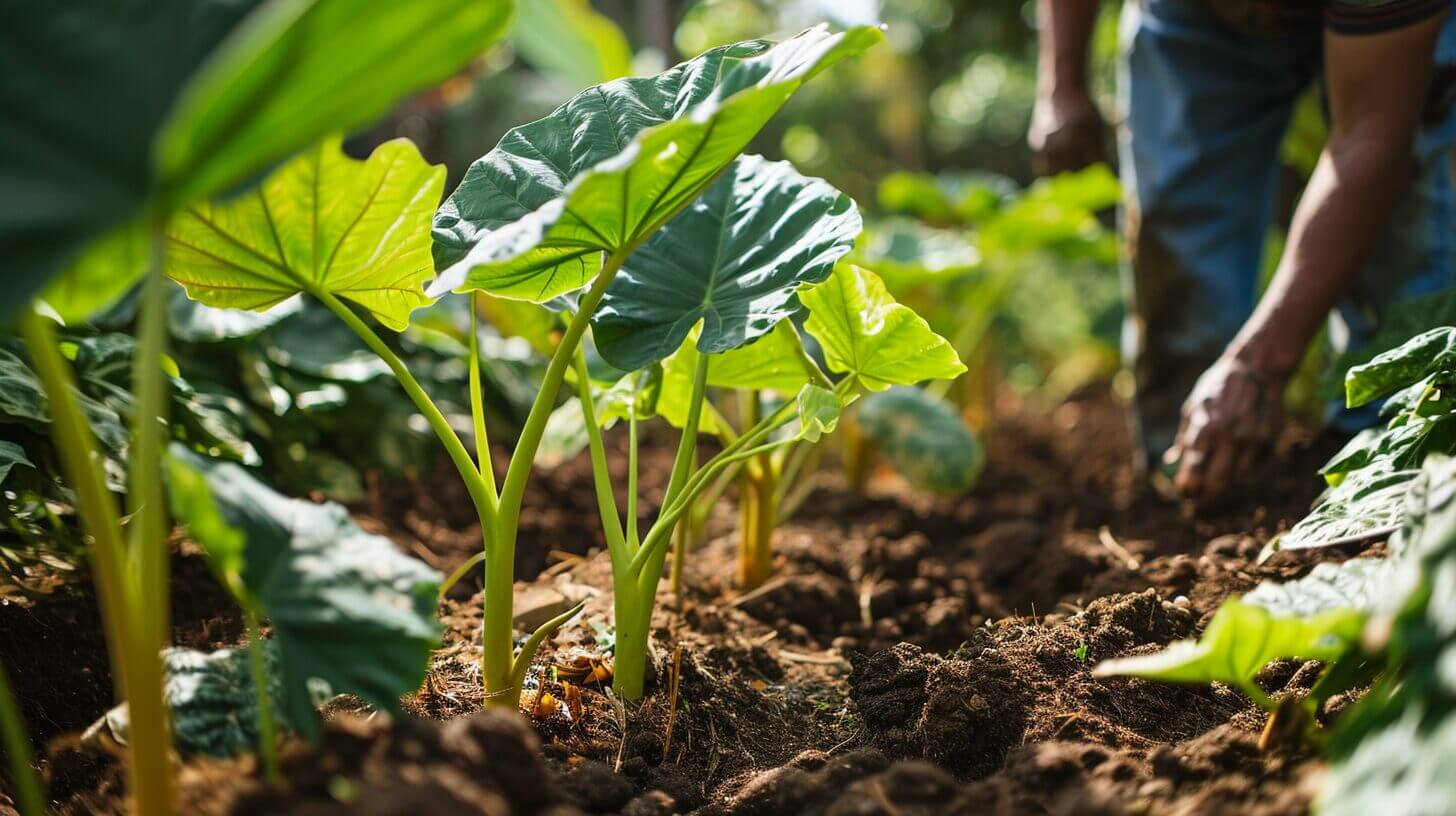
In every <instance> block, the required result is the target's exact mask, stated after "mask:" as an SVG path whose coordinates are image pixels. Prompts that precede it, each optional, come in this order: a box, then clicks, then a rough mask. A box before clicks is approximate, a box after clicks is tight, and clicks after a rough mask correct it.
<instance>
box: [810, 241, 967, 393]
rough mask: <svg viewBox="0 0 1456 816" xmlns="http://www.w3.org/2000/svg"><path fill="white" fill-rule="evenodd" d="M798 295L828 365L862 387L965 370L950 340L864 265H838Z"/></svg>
mask: <svg viewBox="0 0 1456 816" xmlns="http://www.w3.org/2000/svg"><path fill="white" fill-rule="evenodd" d="M799 297H800V299H801V300H802V301H803V303H804V305H805V306H808V307H809V317H808V319H807V320H805V321H804V329H805V331H807V332H808V333H809V334H811V335H813V336H814V339H816V340H818V341H819V345H820V346H821V347H822V348H823V350H824V357H825V360H826V361H827V362H828V363H829V367H830V369H832V370H834V371H836V372H839V373H843V374H848V375H849V376H852V377H854V378H855V379H856V380H857V381H858V384H859V385H860V386H861V387H863V388H864V389H865V390H868V391H883V390H885V389H886V388H889V387H890V386H892V385H914V384H915V383H918V382H921V381H923V380H938V379H950V378H954V377H957V376H959V375H960V374H961V373H962V372H964V371H965V370H966V367H965V366H964V365H962V364H961V361H960V359H959V358H958V357H957V356H956V353H955V349H953V348H951V345H950V343H948V342H946V339H945V338H944V337H941V336H940V335H938V334H936V333H935V332H934V331H932V330H931V328H930V325H929V324H928V323H926V322H925V320H924V319H923V318H921V317H920V316H919V315H917V314H915V312H914V311H913V310H912V309H910V308H909V307H907V306H904V305H901V304H899V303H896V302H895V299H894V298H893V297H891V296H890V293H889V292H887V291H886V290H885V284H884V283H883V282H882V281H881V280H880V279H879V277H878V276H877V275H875V273H873V272H871V271H869V270H868V269H863V268H861V267H858V266H855V265H853V264H840V265H839V267H838V268H836V269H835V270H834V274H833V275H831V276H830V277H829V279H828V280H826V281H825V282H823V283H821V284H819V285H818V286H815V287H814V288H812V289H808V290H805V291H804V292H801V293H800V295H799Z"/></svg>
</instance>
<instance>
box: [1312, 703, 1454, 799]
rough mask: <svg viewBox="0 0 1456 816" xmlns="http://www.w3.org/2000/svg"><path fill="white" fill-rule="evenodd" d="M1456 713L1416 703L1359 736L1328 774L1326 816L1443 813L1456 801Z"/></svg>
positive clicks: (1325, 790)
mask: <svg viewBox="0 0 1456 816" xmlns="http://www.w3.org/2000/svg"><path fill="white" fill-rule="evenodd" d="M1453 767H1456V717H1452V716H1450V715H1449V713H1448V714H1447V716H1445V717H1441V716H1439V715H1435V716H1431V715H1424V714H1423V713H1422V712H1421V711H1420V710H1419V708H1418V707H1414V708H1412V709H1411V710H1409V711H1407V712H1405V714H1404V716H1402V717H1401V718H1400V719H1398V720H1397V721H1395V722H1394V723H1391V724H1390V725H1388V726H1386V727H1384V728H1381V729H1379V730H1377V731H1375V732H1373V733H1370V734H1367V735H1366V736H1365V737H1364V739H1362V740H1361V742H1360V745H1359V747H1358V748H1356V749H1355V751H1354V753H1353V754H1351V755H1350V756H1349V757H1348V758H1347V759H1345V760H1344V761H1343V762H1339V763H1336V764H1335V765H1334V766H1333V767H1332V768H1331V770H1330V771H1329V772H1328V773H1327V774H1325V775H1324V785H1323V789H1322V790H1321V791H1320V797H1319V808H1318V812H1319V813H1321V814H1324V816H1367V814H1371V813H1392V814H1394V813H1400V814H1410V816H1443V814H1447V813H1450V812H1451V803H1452V802H1456V774H1453V773H1451V769H1452V768H1453Z"/></svg>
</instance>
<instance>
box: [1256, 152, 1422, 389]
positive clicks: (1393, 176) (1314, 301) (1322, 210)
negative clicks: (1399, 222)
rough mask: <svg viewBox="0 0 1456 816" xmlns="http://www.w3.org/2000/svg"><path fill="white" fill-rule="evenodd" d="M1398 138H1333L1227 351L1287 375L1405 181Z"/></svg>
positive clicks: (1361, 260) (1407, 162) (1355, 273)
mask: <svg viewBox="0 0 1456 816" xmlns="http://www.w3.org/2000/svg"><path fill="white" fill-rule="evenodd" d="M1410 174H1411V158H1410V153H1409V150H1408V149H1406V148H1404V147H1403V146H1402V147H1401V148H1398V149H1391V148H1390V147H1389V146H1388V145H1382V144H1375V143H1366V144H1355V145H1350V146H1347V147H1345V148H1343V149H1342V148H1341V147H1340V146H1339V145H1332V146H1331V148H1329V149H1326V151H1325V154H1324V155H1323V156H1322V157H1321V158H1320V162H1319V165H1318V166H1317V167H1316V169H1315V172H1314V175H1313V176H1312V177H1311V178H1310V182H1309V185H1308V186H1307V187H1306V188H1305V192H1304V196H1303V198H1302V200H1301V201H1300V205H1299V208H1298V209H1297V210H1296V211H1295V215H1294V222H1293V224H1292V226H1291V228H1290V232H1289V242H1288V244H1287V249H1286V250H1285V253H1284V258H1283V260H1282V261H1281V262H1280V264H1279V268H1278V270H1277V271H1276V272H1275V274H1274V279H1273V280H1272V281H1271V282H1270V284H1269V289H1268V291H1267V292H1266V293H1265V294H1264V297H1263V299H1262V300H1261V301H1260V302H1259V306H1258V308H1257V309H1256V310H1255V311H1254V314H1253V316H1252V317H1251V318H1250V319H1249V321H1248V322H1247V323H1246V324H1245V325H1244V329H1243V331H1241V332H1240V333H1239V337H1238V339H1237V340H1235V342H1234V345H1233V347H1232V349H1231V351H1232V352H1233V353H1234V354H1235V355H1236V356H1238V357H1240V358H1241V359H1244V360H1245V361H1247V362H1249V363H1251V364H1252V365H1253V366H1254V367H1255V368H1256V369H1257V370H1259V371H1262V372H1264V373H1265V374H1266V375H1267V376H1269V377H1270V378H1271V379H1274V380H1276V381H1282V380H1284V379H1286V378H1287V377H1288V376H1289V375H1290V374H1291V373H1292V372H1293V371H1294V369H1295V367H1296V366H1298V364H1299V360H1300V358H1301V357H1302V356H1303V354H1304V350H1305V348H1306V347H1307V346H1308V345H1309V343H1310V341H1311V340H1312V339H1313V338H1314V337H1315V335H1316V334H1318V333H1319V329H1320V326H1321V325H1322V324H1323V322H1324V320H1325V317H1326V316H1327V315H1328V314H1329V313H1330V310H1331V309H1333V308H1334V307H1335V306H1336V305H1337V304H1338V303H1339V302H1340V300H1341V299H1342V298H1343V297H1344V296H1345V295H1346V294H1347V293H1348V292H1349V291H1350V289H1351V288H1352V287H1353V285H1354V283H1355V281H1356V279H1357V278H1358V277H1359V275H1360V270H1361V269H1362V268H1363V266H1364V264H1365V261H1366V260H1367V259H1368V258H1369V255H1370V251H1371V249H1372V248H1373V246H1374V245H1375V243H1376V241H1377V240H1378V239H1379V236H1380V234H1381V232H1382V231H1383V230H1384V229H1385V227H1386V226H1387V225H1388V221H1389V213H1390V212H1391V210H1393V209H1394V208H1395V206H1396V204H1397V203H1398V202H1399V201H1400V199H1401V197H1402V196H1403V194H1404V193H1405V192H1406V191H1407V189H1408V188H1409V186H1410Z"/></svg>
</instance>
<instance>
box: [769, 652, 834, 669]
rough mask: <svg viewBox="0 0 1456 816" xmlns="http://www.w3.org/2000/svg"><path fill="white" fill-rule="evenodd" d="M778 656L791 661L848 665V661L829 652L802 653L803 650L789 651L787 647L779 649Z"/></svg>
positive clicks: (822, 664)
mask: <svg viewBox="0 0 1456 816" xmlns="http://www.w3.org/2000/svg"><path fill="white" fill-rule="evenodd" d="M779 657H780V658H781V659H783V660H787V661H790V662H792V663H812V664H813V665H815V666H848V665H849V661H848V660H845V659H844V658H842V657H839V656H838V655H830V654H817V655H816V654H804V653H803V652H791V651H789V650H788V649H780V650H779Z"/></svg>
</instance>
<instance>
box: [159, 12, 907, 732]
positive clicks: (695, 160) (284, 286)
mask: <svg viewBox="0 0 1456 816" xmlns="http://www.w3.org/2000/svg"><path fill="white" fill-rule="evenodd" d="M881 36H882V35H881V33H880V31H879V30H878V29H875V28H858V29H851V30H849V31H847V32H844V33H840V34H830V33H828V32H827V31H825V30H822V29H811V30H810V31H807V32H805V33H803V34H801V35H799V36H797V37H795V38H793V39H790V40H788V41H786V42H784V43H781V44H779V45H770V44H768V43H764V42H749V43H741V44H738V45H730V46H726V47H723V48H718V49H714V50H712V51H709V52H707V53H706V54H704V55H702V56H700V57H698V58H696V59H694V60H690V61H688V62H685V63H683V64H681V65H679V66H677V67H675V68H672V69H671V70H669V71H667V72H665V73H663V74H661V75H659V76H656V77H651V78H643V79H625V80H617V81H614V82H610V83H607V84H605V85H600V86H596V87H593V88H589V89H588V90H586V91H584V92H582V93H581V94H579V95H577V96H576V97H574V98H572V99H571V100H569V101H568V102H566V103H565V104H564V105H562V106H561V107H560V108H558V109H557V110H556V111H555V112H554V113H552V114H551V115H549V116H547V117H546V118H544V119H542V120H539V121H537V122H534V123H531V124H528V125H524V126H522V127H519V128H516V129H514V130H512V131H510V132H508V133H507V134H506V135H505V136H504V137H503V138H502V139H501V142H500V144H499V145H498V146H497V147H496V148H495V149H494V150H492V151H491V152H490V153H488V154H486V155H485V156H484V157H482V158H481V159H479V160H478V161H476V162H475V163H474V164H472V165H471V167H470V169H469V170H468V171H467V173H466V175H465V178H464V180H463V181H462V182H461V184H460V187H459V188H458V189H457V190H456V191H455V192H454V193H453V194H452V195H451V196H450V198H449V199H448V200H447V201H446V202H445V204H444V205H443V206H442V207H441V208H440V210H439V212H438V213H436V214H435V218H434V241H435V244H434V261H435V264H431V262H430V258H429V255H428V252H429V246H428V243H427V242H428V240H429V239H428V233H427V232H426V231H425V230H424V227H423V219H425V218H426V217H427V216H428V214H429V211H430V209H431V208H433V206H434V202H435V200H436V199H437V197H438V195H439V192H440V186H441V184H442V183H443V171H442V170H439V169H434V168H429V167H427V166H426V165H425V164H424V163H423V162H422V161H420V159H419V157H418V155H417V154H416V153H415V151H414V150H413V148H412V147H410V146H408V145H406V144H401V143H392V144H387V145H384V146H382V147H380V148H379V149H378V150H376V152H375V154H374V155H373V156H371V157H370V158H369V160H368V161H366V162H362V163H360V162H355V161H352V160H350V159H347V158H345V157H344V156H342V155H341V154H340V153H339V150H338V147H337V144H325V145H323V146H321V147H319V148H317V149H316V150H315V151H313V152H312V153H310V154H308V155H306V156H304V157H303V158H301V159H299V160H297V161H296V162H294V163H293V164H290V165H286V166H284V167H282V168H280V169H279V170H278V171H276V172H275V173H274V175H273V176H272V177H270V178H269V179H268V180H267V181H265V182H264V183H263V185H262V186H261V187H260V188H259V193H258V195H256V196H253V197H244V198H241V199H237V200H234V201H231V202H224V203H219V204H215V205H208V206H197V207H193V208H191V210H190V211H189V212H188V213H187V214H186V215H185V216H184V217H183V218H181V219H178V220H177V221H176V222H175V223H174V224H173V226H172V227H171V228H170V229H169V231H168V239H169V241H168V265H167V271H168V273H169V274H171V275H172V276H173V277H174V278H176V279H177V280H178V281H179V282H180V283H182V285H183V286H184V287H185V288H186V289H187V291H188V294H189V295H191V296H192V297H194V298H196V299H198V300H200V301H202V302H204V303H207V304H208V305H212V306H222V307H231V308H246V309H265V308H267V307H269V306H271V305H273V304H276V303H279V302H281V301H283V300H285V299H287V298H289V297H292V296H294V295H295V294H298V293H300V292H302V293H304V294H306V295H308V296H310V297H312V298H315V299H317V300H318V301H320V302H322V303H323V304H324V305H326V306H327V307H328V308H330V309H331V310H333V311H334V313H335V314H336V315H337V316H338V318H339V319H340V320H342V321H343V322H344V323H345V324H346V325H348V326H349V328H350V329H352V330H353V331H354V332H355V333H357V334H358V335H359V336H360V337H361V338H362V339H363V340H364V342H365V343H366V344H367V345H368V346H369V347H370V348H371V349H372V350H373V351H374V352H375V353H376V354H378V355H379V356H380V357H381V358H382V359H383V360H384V361H385V362H386V363H387V364H388V365H389V367H390V369H391V371H392V372H393V373H394V375H395V377H396V378H398V380H399V381H400V383H401V385H402V386H403V387H404V389H405V390H406V392H407V393H408V394H409V396H410V397H411V399H412V400H413V401H414V402H415V404H416V407H417V408H418V409H419V411H420V412H421V413H422V414H423V415H424V417H425V418H426V419H427V420H428V422H429V424H430V426H431V428H432V429H433V430H434V431H435V433H436V434H437V435H438V436H439V438H440V440H441V442H442V444H444V446H445V448H446V451H447V452H448V453H449V455H450V458H451V460H452V461H453V462H454V464H455V465H456V467H457V469H458V470H459V471H460V474H461V477H462V478H463V479H464V480H465V483H466V486H467V488H468V490H469V493H470V496H471V499H472V501H473V503H474V505H475V509H476V511H477V513H478V515H479V517H480V522H481V531H482V536H483V537H484V551H483V560H484V565H485V616H484V623H483V632H482V643H483V657H482V674H483V677H484V681H485V687H486V700H487V703H488V704H490V705H500V706H509V707H515V706H516V705H517V704H518V702H519V697H520V688H521V684H522V680H523V678H524V675H525V672H526V670H527V668H529V666H530V664H531V662H532V660H533V658H534V654H535V650H536V648H537V646H538V645H539V644H540V642H541V640H542V639H544V638H545V637H546V636H547V635H548V634H549V633H550V632H551V631H552V630H553V629H554V628H555V627H557V626H559V625H560V624H561V623H563V622H564V621H565V620H566V619H568V618H569V617H570V616H571V614H573V613H574V611H575V610H572V611H570V612H568V613H567V614H566V615H563V616H562V617H560V618H557V619H556V620H553V621H550V622H548V623H547V624H546V625H544V626H543V627H542V628H541V629H540V630H538V631H537V632H536V633H534V634H533V635H532V636H531V637H530V638H529V639H528V640H527V641H526V643H525V644H524V646H523V647H522V648H521V649H520V650H519V652H517V651H516V650H515V648H514V633H513V628H512V582H513V578H514V576H513V572H514V561H515V546H516V536H517V529H518V525H519V519H520V510H521V501H522V499H523V497H524V494H525V487H526V480H527V477H528V475H529V473H530V470H531V465H532V461H533V460H534V458H535V455H536V451H537V449H538V447H539V446H540V444H541V439H542V434H543V431H544V430H545V426H546V422H547V419H548V417H549V416H550V414H551V412H552V409H553V407H554V405H555V402H556V399H557V397H558V395H559V392H560V388H561V385H562V383H563V381H564V380H565V378H566V375H567V372H568V371H569V369H570V368H571V366H572V364H573V361H574V360H575V359H576V356H577V353H578V349H579V345H580V342H581V339H582V335H583V333H584V332H585V331H586V327H587V321H588V320H589V319H590V318H591V316H592V314H593V313H594V312H595V310H596V307H597V306H598V305H599V304H600V303H601V300H602V298H603V296H604V295H605V293H606V290H607V287H608V286H610V285H611V283H612V281H613V280H614V279H615V278H616V275H617V272H618V271H619V270H620V269H621V268H622V265H623V263H624V262H625V261H626V260H627V258H628V257H629V256H630V255H631V254H632V253H633V251H635V250H636V249H637V248H638V247H640V246H642V245H643V243H644V242H646V241H647V240H648V239H649V238H650V237H651V236H652V235H653V233H655V232H656V231H657V230H659V229H660V228H661V227H662V226H663V225H665V224H667V223H668V222H669V221H671V220H672V219H673V218H674V217H675V216H676V215H677V214H678V213H679V212H681V211H682V210H683V208H684V207H687V206H688V205H689V204H691V203H692V202H693V201H694V200H695V199H696V198H697V197H698V196H699V195H700V194H702V192H703V191H704V190H705V189H707V187H708V186H709V185H710V184H711V183H712V182H713V180H714V179H715V178H717V177H718V176H719V175H720V174H721V173H722V172H723V171H724V170H725V169H726V168H727V167H728V166H729V165H730V164H731V163H732V161H733V159H734V158H735V157H737V155H738V154H739V152H740V151H742V150H743V148H744V147H745V146H746V145H747V144H748V142H749V140H750V139H751V138H752V137H753V136H754V134H755V133H757V132H758V130H759V129H760V128H761V127H762V126H763V125H764V123H765V122H767V120H768V119H769V118H770V117H771V116H772V115H773V114H774V113H775V112H776V111H777V110H778V108H779V107H781V106H782V105H783V103H784V102H786V101H787V100H788V98H789V97H790V96H792V95H793V93H794V92H795V91H796V90H797V89H798V88H799V86H800V85H802V84H803V83H804V82H805V81H806V80H808V79H809V78H810V77H812V76H814V75H815V74H817V73H818V72H820V71H822V70H824V69H825V68H827V67H829V66H830V65H832V64H834V63H835V62H837V61H839V60H841V59H844V58H846V57H848V56H851V55H854V54H857V53H859V52H860V51H863V50H864V49H865V48H867V47H869V46H870V45H872V44H874V43H875V42H877V41H878V40H879V39H880V38H881ZM436 265H438V266H439V267H441V268H442V269H443V271H442V272H441V273H440V275H439V277H438V278H437V279H436V280H435V281H434V283H433V284H432V285H430V287H429V289H428V291H422V285H423V284H424V283H425V281H427V280H428V279H429V278H430V277H431V276H432V275H434V273H435V267H436ZM452 290H454V291H458V292H467V293H469V292H485V293H487V294H490V295H495V296H498V297H504V298H510V299H516V300H527V301H533V302H538V303H545V302H548V301H549V302H553V303H554V304H555V305H559V306H562V307H566V308H569V310H570V311H571V312H572V313H573V317H572V319H571V322H570V324H569V325H568V327H567V329H566V331H565V332H564V333H563V336H562V338H561V340H560V342H559V343H558V344H557V346H556V348H555V350H554V353H553V355H552V358H551V361H550V363H549V364H548V367H547V370H546V374H545V377H544V380H543V382H542V384H541V388H540V391H539V393H538V394H537V397H536V400H535V403H534V405H533V407H532V409H531V411H530V413H529V415H528V418H527V420H526V423H525V426H524V429H523V430H522V433H521V436H520V439H519V440H518V442H517V445H516V449H515V451H514V453H513V455H512V457H511V461H510V464H509V466H508V467H507V469H506V475H505V478H504V481H503V482H501V483H500V485H497V483H496V478H495V474H494V472H493V470H492V468H491V466H490V460H489V454H488V451H489V448H488V445H487V440H486V426H485V417H484V406H483V400H482V395H481V389H480V365H479V348H478V345H477V341H475V340H474V339H472V345H471V357H472V359H471V366H470V376H471V383H470V384H471V395H470V396H471V403H472V418H473V425H474V432H475V433H474V436H475V447H476V451H475V456H474V459H472V457H471V454H470V452H469V451H468V450H467V449H466V447H465V445H464V443H463V442H462V441H461V438H460V437H459V436H458V435H457V434H456V432H455V431H454V429H453V428H451V427H450V425H449V423H448V421H446V418H445V417H444V415H443V414H442V413H441V412H440V410H439V409H438V408H437V407H436V406H435V404H434V403H433V402H431V400H430V398H429V397H428V395H427V394H426V393H425V391H424V389H423V388H422V387H421V386H420V384H419V382H418V381H417V380H416V379H415V377H414V376H413V375H412V374H411V372H410V371H409V369H408V368H407V367H406V365H405V364H404V362H403V361H402V360H400V358H399V357H398V356H397V355H396V354H395V353H394V352H393V351H392V350H391V349H390V348H389V346H388V345H387V344H385V343H384V342H383V341H382V340H381V339H380V338H379V336H378V335H377V334H375V332H374V330H373V329H372V328H371V327H370V325H369V324H368V323H367V322H366V321H365V320H364V318H362V317H361V316H360V315H358V314H357V313H356V312H355V310H354V307H356V306H357V307H360V308H362V309H364V310H365V311H366V312H368V313H369V314H370V316H372V317H373V318H374V319H376V320H377V321H378V322H379V323H382V324H383V325H385V326H386V327H389V328H391V329H395V330H399V329H402V328H404V327H405V325H407V323H408V319H409V314H410V312H411V311H412V310H413V309H414V308H415V307H417V306H421V305H424V304H425V303H427V302H429V301H430V300H431V299H433V298H436V297H439V296H440V295H443V294H446V293H447V292H450V291H452ZM582 290H585V291H582ZM473 299H474V298H473ZM345 301H348V303H346V302H345ZM474 305H476V304H474V303H472V306H474ZM475 313H476V310H475V309H472V314H475ZM475 337H476V335H475V333H472V338H475Z"/></svg>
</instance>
